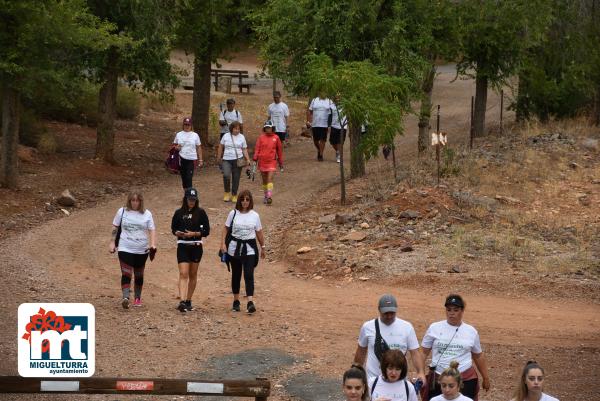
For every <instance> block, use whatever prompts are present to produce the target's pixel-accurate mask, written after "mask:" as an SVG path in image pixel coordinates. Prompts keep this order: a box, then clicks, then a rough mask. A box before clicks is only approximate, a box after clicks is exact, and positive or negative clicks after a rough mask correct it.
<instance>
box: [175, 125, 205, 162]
mask: <svg viewBox="0 0 600 401" xmlns="http://www.w3.org/2000/svg"><path fill="white" fill-rule="evenodd" d="M173 143H175V144H177V145H181V150H180V151H179V156H181V157H183V158H184V159H186V160H196V159H198V153H197V152H196V146H200V137H199V136H198V134H196V133H195V132H194V131H188V132H186V131H179V132H178V133H177V135H175V140H174V141H173Z"/></svg>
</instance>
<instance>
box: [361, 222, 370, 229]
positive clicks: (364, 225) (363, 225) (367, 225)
mask: <svg viewBox="0 0 600 401" xmlns="http://www.w3.org/2000/svg"><path fill="white" fill-rule="evenodd" d="M360 228H363V229H367V228H369V223H366V222H365V223H360Z"/></svg>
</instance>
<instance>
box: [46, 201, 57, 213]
mask: <svg viewBox="0 0 600 401" xmlns="http://www.w3.org/2000/svg"><path fill="white" fill-rule="evenodd" d="M44 206H45V207H46V211H47V212H55V211H56V207H54V205H53V204H52V203H49V202H46V203H45V204H44Z"/></svg>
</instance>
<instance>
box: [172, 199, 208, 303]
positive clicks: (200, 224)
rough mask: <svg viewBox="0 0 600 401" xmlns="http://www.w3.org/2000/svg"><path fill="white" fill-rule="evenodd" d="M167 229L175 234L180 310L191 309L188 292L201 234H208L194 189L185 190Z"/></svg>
mask: <svg viewBox="0 0 600 401" xmlns="http://www.w3.org/2000/svg"><path fill="white" fill-rule="evenodd" d="M171 231H172V232H173V235H175V236H176V237H177V266H178V268H179V299H180V300H181V301H180V302H179V305H178V306H177V309H178V310H179V311H180V312H187V311H192V310H194V309H193V307H192V295H194V290H195V289H196V281H197V279H198V265H199V264H200V260H201V259H202V238H204V237H208V235H209V234H210V224H209V222H208V216H207V215H206V212H205V211H204V209H202V208H201V207H200V206H199V205H198V191H196V189H195V188H188V189H187V190H186V191H185V196H184V197H183V202H182V204H181V208H180V209H177V210H176V211H175V214H174V215H173V219H172V220H171Z"/></svg>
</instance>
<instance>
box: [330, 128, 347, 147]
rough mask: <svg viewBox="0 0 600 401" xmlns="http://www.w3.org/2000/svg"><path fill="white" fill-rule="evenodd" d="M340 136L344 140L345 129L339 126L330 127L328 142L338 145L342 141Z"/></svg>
mask: <svg viewBox="0 0 600 401" xmlns="http://www.w3.org/2000/svg"><path fill="white" fill-rule="evenodd" d="M342 138H343V139H344V141H345V140H346V130H345V129H339V128H331V134H329V143H330V144H332V145H339V144H340V143H342Z"/></svg>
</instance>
